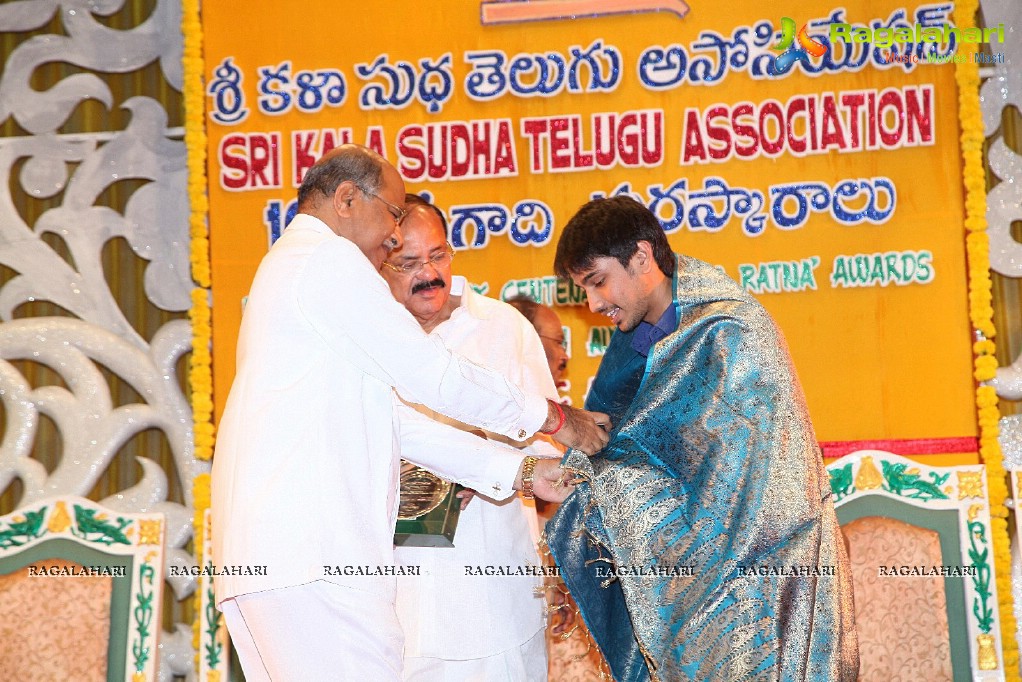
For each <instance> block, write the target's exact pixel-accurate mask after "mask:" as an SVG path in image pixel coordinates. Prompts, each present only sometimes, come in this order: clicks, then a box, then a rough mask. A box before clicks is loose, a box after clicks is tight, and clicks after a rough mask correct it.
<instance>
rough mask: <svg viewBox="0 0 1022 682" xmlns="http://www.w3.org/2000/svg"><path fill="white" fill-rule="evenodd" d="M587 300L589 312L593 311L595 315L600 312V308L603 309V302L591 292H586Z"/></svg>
mask: <svg viewBox="0 0 1022 682" xmlns="http://www.w3.org/2000/svg"><path fill="white" fill-rule="evenodd" d="M586 298H587V299H588V300H589V310H591V311H592V312H594V313H598V312H600V308H602V307H603V301H601V300H600V299H598V298H596V297H595V296H593V295H592V294H590V293H589V292H586Z"/></svg>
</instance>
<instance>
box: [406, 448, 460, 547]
mask: <svg viewBox="0 0 1022 682" xmlns="http://www.w3.org/2000/svg"><path fill="white" fill-rule="evenodd" d="M461 489H462V487H461V486H460V485H457V484H454V483H449V482H447V481H445V480H443V479H442V478H440V477H438V476H437V475H435V474H433V473H431V472H429V471H426V470H425V469H423V468H421V467H417V466H415V465H414V464H409V463H408V462H402V463H401V503H400V505H399V506H398V511H397V527H396V528H395V529H394V544H395V545H399V546H403V547H454V531H455V530H456V529H457V527H458V514H460V513H461V500H459V499H458V498H457V497H455V495H456V494H457V493H458V491H459V490H461Z"/></svg>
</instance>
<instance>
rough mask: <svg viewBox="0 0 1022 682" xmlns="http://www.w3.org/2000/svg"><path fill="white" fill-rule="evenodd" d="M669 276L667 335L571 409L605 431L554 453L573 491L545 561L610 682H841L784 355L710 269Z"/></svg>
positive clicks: (614, 363)
mask: <svg viewBox="0 0 1022 682" xmlns="http://www.w3.org/2000/svg"><path fill="white" fill-rule="evenodd" d="M675 273H676V274H675V276H674V291H675V300H674V304H675V306H676V309H677V312H678V320H679V324H678V329H677V330H676V331H675V332H674V333H672V334H670V335H668V336H667V337H666V338H664V339H662V340H661V341H660V342H658V343H657V344H656V345H654V347H653V349H652V350H651V351H650V354H649V358H648V359H647V358H643V357H642V356H641V355H639V354H638V353H637V352H636V351H634V350H633V349H632V348H631V336H632V334H631V333H626V332H620V331H619V332H616V333H615V334H614V336H613V337H612V339H611V343H610V346H609V347H608V349H607V353H606V355H605V357H604V359H603V361H602V363H601V365H600V369H599V372H598V373H597V376H596V378H595V380H594V382H593V385H592V388H591V390H590V392H589V397H588V399H587V401H586V407H587V408H589V409H592V410H598V411H602V412H607V413H609V414H610V415H611V417H612V418H613V421H614V425H615V426H614V431H613V433H612V434H611V440H610V443H609V444H608V445H607V447H606V448H605V449H604V450H602V451H601V452H600V453H599V454H598V455H596V456H594V457H592V458H589V457H586V456H584V455H583V454H581V453H579V452H576V451H570V452H569V453H568V454H567V455H566V457H565V462H566V465H567V466H570V467H573V468H574V469H576V470H577V471H578V472H579V473H580V475H581V476H582V477H583V478H584V479H585V481H584V482H583V483H581V484H579V485H578V487H577V488H576V490H575V491H574V492H573V493H572V495H571V496H570V497H569V498H568V499H567V500H566V501H565V502H564V504H562V505H561V508H560V509H559V510H558V512H557V514H556V515H555V517H554V518H553V519H552V520H551V521H550V523H549V524H548V525H547V539H548V543H549V545H550V549H551V551H552V553H553V554H554V557H555V559H556V560H557V563H558V565H559V566H560V568H561V574H562V576H563V577H564V579H565V581H566V583H567V585H568V588H569V589H570V591H571V593H572V596H573V597H574V598H575V600H576V602H577V603H578V606H579V611H580V613H581V615H582V617H583V619H584V620H585V623H586V625H587V626H588V627H589V630H590V632H591V633H592V635H593V637H594V639H595V641H596V643H597V645H598V646H599V648H600V650H601V651H602V653H603V654H604V656H605V657H606V659H607V662H608V663H609V665H610V667H611V671H612V672H613V675H614V678H615V679H617V680H624V681H627V682H633V681H640V680H650V679H652V680H661V681H664V682H674V681H677V680H699V681H703V680H723V679H727V680H814V681H815V680H854V679H855V678H856V676H857V672H858V648H857V643H856V637H855V626H854V620H853V612H852V588H851V577H850V572H849V567H848V560H847V556H846V553H845V547H844V544H843V541H842V539H841V537H842V536H841V534H840V530H839V528H838V524H837V519H836V516H835V514H834V506H833V502H832V501H831V499H830V495H831V493H830V487H829V484H828V478H827V476H826V475H825V470H824V469H823V463H822V460H821V457H820V452H819V449H818V446H817V443H816V439H815V436H814V434H813V429H812V425H811V423H810V421H809V415H808V412H807V410H806V406H805V400H804V397H803V394H802V389H801V387H800V386H799V384H798V380H797V378H796V376H795V373H794V371H793V368H792V366H791V361H790V359H789V356H788V352H787V348H786V346H785V343H784V340H783V338H782V337H781V335H780V332H779V331H778V329H777V328H776V326H775V325H774V323H773V321H772V320H771V318H770V317H769V315H768V314H767V313H766V311H765V310H764V309H763V308H762V306H760V305H759V304H758V303H757V302H756V301H755V300H754V299H753V298H752V297H750V296H749V295H748V294H746V293H745V292H744V291H743V290H742V289H741V288H739V287H738V285H737V284H736V283H735V282H734V281H733V280H731V279H730V278H728V277H727V275H725V274H723V273H722V272H720V271H718V270H717V269H716V268H714V267H712V266H710V265H708V264H706V263H703V262H701V261H698V260H695V259H692V258H687V257H685V256H679V257H678V267H677V268H676V270H675ZM791 572H794V573H796V574H797V573H802V574H803V575H779V574H781V573H791ZM764 574H765V575H764ZM807 574H808V575H807Z"/></svg>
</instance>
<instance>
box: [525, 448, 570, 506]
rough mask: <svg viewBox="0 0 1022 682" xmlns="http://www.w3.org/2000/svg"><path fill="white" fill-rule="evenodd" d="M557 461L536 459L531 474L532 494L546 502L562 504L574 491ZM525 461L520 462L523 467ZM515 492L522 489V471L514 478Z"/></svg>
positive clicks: (566, 474) (568, 475) (568, 477)
mask: <svg viewBox="0 0 1022 682" xmlns="http://www.w3.org/2000/svg"><path fill="white" fill-rule="evenodd" d="M558 462H559V460H557V459H537V460H536V466H535V469H534V470H533V473H532V494H533V495H535V496H536V497H538V498H540V499H541V500H546V501H547V502H558V503H559V502H563V501H564V500H565V499H566V498H567V497H568V495H570V494H571V491H572V490H574V489H575V481H574V479H572V478H571V475H570V474H569V473H568V472H567V471H565V470H564V469H562V468H561V466H560V464H559V463H558ZM524 464H525V460H522V465H523V466H524ZM514 489H515V490H521V489H522V469H521V467H520V468H519V469H518V475H517V476H516V477H515V483H514Z"/></svg>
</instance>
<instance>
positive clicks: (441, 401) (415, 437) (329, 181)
mask: <svg viewBox="0 0 1022 682" xmlns="http://www.w3.org/2000/svg"><path fill="white" fill-rule="evenodd" d="M404 195H405V191H404V182H403V181H402V179H401V176H400V175H399V174H398V172H397V170H396V169H395V168H394V167H393V166H392V165H390V164H389V163H387V161H386V160H385V159H383V157H381V156H380V155H379V154H376V153H375V152H373V151H372V150H370V149H367V148H365V147H360V146H356V145H342V146H340V147H337V148H335V149H333V150H331V151H330V152H328V153H326V154H325V155H324V156H323V157H322V158H321V159H320V160H319V161H318V162H317V163H316V164H315V165H313V167H312V168H310V169H309V171H308V172H307V173H306V174H305V177H304V179H303V181H302V185H301V187H300V188H299V190H298V214H297V215H296V216H295V218H294V219H293V220H292V221H291V223H290V224H289V225H288V227H287V229H285V230H284V233H283V235H282V236H281V237H280V239H278V240H277V241H276V242H275V243H274V245H273V246H272V247H271V248H270V251H269V253H267V255H266V256H265V257H264V258H263V260H262V262H261V263H260V265H259V268H258V271H257V272H256V275H255V279H254V281H253V283H252V288H251V292H250V295H249V297H248V302H247V304H246V306H245V313H244V316H243V319H242V323H241V330H240V332H239V336H238V363H237V373H236V376H235V379H234V383H233V385H232V387H231V391H230V395H229V396H228V398H227V404H226V408H225V411H224V415H223V418H222V419H221V420H220V425H219V437H218V439H217V446H216V452H215V456H214V459H213V472H212V490H211V508H212V515H213V520H212V534H213V552H212V553H213V562H214V564H215V565H216V566H218V567H224V568H225V569H227V568H232V567H236V568H237V569H239V570H227V571H224V572H218V573H217V575H216V577H215V578H214V589H215V593H216V600H217V605H218V606H219V607H220V608H221V609H222V610H223V612H224V618H225V621H226V623H227V628H228V631H229V632H230V634H231V638H232V640H233V643H234V646H235V649H236V650H237V652H238V655H239V658H240V660H241V664H242V667H243V669H244V671H245V675H246V678H247V679H248V680H250V682H255V680H267V679H275V680H286V679H295V680H298V679H300V680H338V679H346V680H347V679H360V678H365V679H371V680H374V682H375V681H377V680H380V681H383V680H398V679H400V671H401V667H402V654H401V651H402V647H403V642H402V640H403V637H402V635H401V628H400V626H399V624H398V622H397V616H396V614H395V611H394V593H395V590H396V577H395V575H394V573H393V569H394V568H395V564H394V547H393V536H394V523H395V520H396V516H397V502H398V494H397V492H398V491H397V482H398V472H399V467H400V459H399V456H398V450H399V447H400V448H401V449H402V452H403V453H404V455H405V457H406V458H407V459H409V460H412V461H414V462H416V463H419V464H429V466H430V467H431V468H432V469H433V470H435V471H439V472H441V473H442V474H443V475H445V476H447V477H448V478H451V479H454V480H457V481H459V482H460V483H463V484H465V485H467V486H470V487H473V488H475V489H477V490H482V491H484V492H486V494H487V495H490V496H491V497H493V498H495V499H503V498H506V497H510V496H511V495H513V494H514V490H515V489H520V488H523V487H526V488H527V487H530V486H534V489H535V491H536V492H537V493H539V494H546V495H551V496H552V498H553V499H558V498H559V497H560V496H563V494H565V493H566V491H567V487H565V486H563V485H561V483H563V481H564V479H563V477H562V474H563V472H560V471H559V470H558V469H557V467H556V463H553V464H550V463H549V462H547V461H541V462H539V463H537V464H536V465H535V467H534V468H533V467H528V466H525V464H526V462H525V457H524V456H523V455H522V454H521V453H520V452H518V451H517V450H515V449H513V448H509V447H507V446H504V445H501V444H499V443H494V442H491V441H486V440H484V439H481V438H477V437H475V436H471V435H469V434H466V433H463V432H461V431H458V430H456V429H451V428H449V427H446V426H443V425H440V424H437V423H436V422H433V421H432V420H429V419H427V418H425V417H423V416H422V415H419V414H418V413H417V412H415V410H413V409H411V408H409V407H407V406H405V405H404V404H403V403H401V402H400V401H398V400H397V397H396V394H395V389H396V390H397V391H398V392H399V393H400V394H401V396H402V397H403V398H405V399H408V400H411V401H415V402H418V403H423V404H426V405H429V406H430V407H432V408H433V409H436V410H438V411H440V412H442V413H445V414H447V415H449V416H452V417H455V418H458V419H461V420H462V421H465V422H468V423H472V424H474V425H476V426H480V427H483V428H486V429H489V430H490V431H494V432H498V433H501V434H502V435H504V436H508V437H511V438H514V439H516V440H524V439H526V438H528V437H531V436H532V434H533V433H534V432H535V431H537V430H541V429H542V430H544V431H548V432H553V431H556V432H557V433H556V435H555V438H556V439H558V440H559V441H563V442H565V443H568V444H572V445H579V446H580V447H582V448H583V449H585V450H586V451H588V452H595V451H596V450H598V449H599V448H600V447H602V445H603V444H604V443H605V442H606V434H605V433H604V431H603V429H602V428H601V427H600V425H599V422H602V421H604V419H605V417H603V416H600V415H590V414H588V413H586V412H583V411H581V410H573V409H571V408H564V407H562V406H561V405H558V404H555V403H554V402H552V401H550V400H548V399H547V397H546V396H544V395H542V394H540V393H531V394H523V393H522V392H521V390H520V389H518V388H517V387H515V386H513V385H512V384H510V383H509V382H508V381H507V379H506V378H504V377H503V376H501V375H500V374H498V373H496V372H494V371H492V370H489V369H485V368H483V367H480V366H478V365H474V364H472V363H470V362H468V361H466V360H464V359H462V358H459V357H457V356H455V355H452V354H451V353H450V351H448V350H447V349H445V348H444V347H443V344H441V343H440V342H439V341H437V340H436V339H432V338H430V337H428V336H427V335H426V334H425V333H424V332H423V331H422V328H421V327H420V326H419V325H418V324H417V323H416V321H415V319H414V318H413V317H412V316H411V315H410V314H409V313H408V311H407V310H405V309H404V308H403V307H402V306H401V305H400V304H398V303H397V302H396V301H395V300H394V298H393V296H391V293H390V290H389V288H388V287H387V285H386V282H384V280H383V278H382V277H381V276H380V273H379V269H380V267H381V266H382V264H383V261H384V260H385V259H386V258H387V257H388V256H389V254H390V253H391V251H393V250H394V249H396V248H398V247H400V246H401V229H400V224H401V221H402V219H403V218H404V216H405V210H404V208H403V204H404ZM253 568H255V569H257V570H252V569H253Z"/></svg>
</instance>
